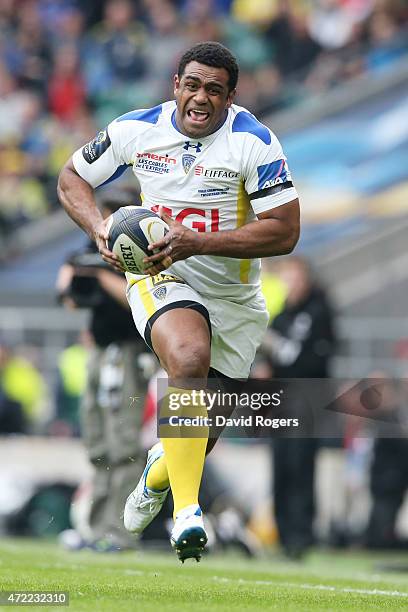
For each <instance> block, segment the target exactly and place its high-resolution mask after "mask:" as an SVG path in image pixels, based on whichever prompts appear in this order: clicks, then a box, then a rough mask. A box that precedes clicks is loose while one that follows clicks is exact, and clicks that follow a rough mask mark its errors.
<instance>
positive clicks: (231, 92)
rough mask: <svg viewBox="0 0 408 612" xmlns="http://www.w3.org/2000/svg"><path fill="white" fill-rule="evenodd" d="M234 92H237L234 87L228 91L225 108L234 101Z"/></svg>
mask: <svg viewBox="0 0 408 612" xmlns="http://www.w3.org/2000/svg"><path fill="white" fill-rule="evenodd" d="M236 93H237V90H236V89H231V91H230V92H228V96H227V104H226V108H229V107H230V106H231V104H232V103H233V102H234V98H235V94H236Z"/></svg>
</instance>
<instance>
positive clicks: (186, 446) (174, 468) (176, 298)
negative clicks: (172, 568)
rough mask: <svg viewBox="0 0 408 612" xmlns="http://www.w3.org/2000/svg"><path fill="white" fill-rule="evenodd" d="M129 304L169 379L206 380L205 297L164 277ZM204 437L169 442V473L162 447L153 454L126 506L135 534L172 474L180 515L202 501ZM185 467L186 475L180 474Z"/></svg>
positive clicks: (144, 285)
mask: <svg viewBox="0 0 408 612" xmlns="http://www.w3.org/2000/svg"><path fill="white" fill-rule="evenodd" d="M128 299H129V303H130V306H131V309H132V313H133V317H134V319H135V323H136V326H137V329H138V330H139V332H140V333H141V334H142V335H143V336H144V338H145V341H146V343H147V344H148V345H149V346H150V347H151V348H152V349H153V350H154V351H155V352H156V354H157V355H158V357H159V359H160V361H161V362H162V364H163V365H164V367H165V368H167V373H168V375H169V377H173V378H177V379H184V380H185V379H189V378H200V379H204V380H205V379H206V376H207V372H208V367H209V360H210V322H209V316H208V311H207V309H206V308H205V306H204V305H203V300H202V299H201V297H200V296H199V295H198V294H197V293H196V292H195V291H194V290H193V289H191V287H189V286H188V285H186V283H184V281H182V280H181V279H179V278H178V277H175V276H174V275H170V274H160V275H157V277H154V278H153V279H152V278H147V279H143V280H141V281H139V282H138V283H136V284H135V285H134V286H133V287H131V288H130V289H129V291H128ZM175 313H177V314H175ZM187 386H188V385H187ZM185 387H186V385H184V389H183V391H184V392H186V388H185ZM162 407H163V406H162ZM164 409H165V407H164ZM204 409H205V407H204V406H198V407H195V410H196V411H197V410H199V411H202V413H203V415H204ZM205 414H206V413H205ZM196 433H197V432H196ZM173 435H174V434H173ZM200 437H201V439H200V438H195V439H193V440H190V439H188V440H187V439H186V438H185V437H184V438H177V439H176V440H174V439H173V440H170V442H169V443H168V444H167V443H166V442H165V446H166V447H167V448H166V454H167V455H168V456H169V457H170V463H171V466H170V467H169V470H168V468H167V462H166V461H165V459H164V450H163V447H162V445H161V444H158V445H156V446H155V447H153V448H152V449H151V450H150V451H149V454H148V462H147V465H146V468H145V470H144V472H143V474H142V477H141V478H140V481H139V483H138V485H137V486H136V488H135V489H134V491H132V493H131V494H130V495H129V496H128V499H127V501H126V506H125V512H124V522H125V526H126V528H127V529H128V530H129V531H132V532H133V533H135V534H140V533H141V532H142V531H143V529H144V528H145V527H146V526H147V525H148V524H149V523H150V522H151V521H152V520H153V518H154V517H155V516H156V515H157V514H158V512H159V511H160V509H161V507H162V505H163V503H164V500H165V497H166V495H167V492H168V485H169V478H168V471H169V472H170V479H171V480H172V486H173V489H174V493H175V501H176V512H178V509H179V508H182V509H183V506H184V505H185V504H187V508H189V507H194V506H197V504H196V503H194V502H196V499H197V496H198V488H199V484H200V480H201V473H202V468H203V463H204V454H205V446H206V441H207V437H208V432H207V431H205V432H203V435H202V436H200ZM186 456H187V458H186ZM180 463H182V464H183V468H182V469H183V472H180V470H179V469H178V466H179V464H180ZM185 470H187V473H186V471H185ZM172 474H173V475H174V476H172ZM179 474H181V476H179ZM190 502H191V503H190ZM184 507H185V506H184ZM200 520H201V517H200Z"/></svg>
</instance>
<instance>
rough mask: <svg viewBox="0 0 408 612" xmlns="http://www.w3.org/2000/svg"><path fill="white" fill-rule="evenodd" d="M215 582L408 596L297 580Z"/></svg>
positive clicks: (229, 580) (242, 579)
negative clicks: (298, 581)
mask: <svg viewBox="0 0 408 612" xmlns="http://www.w3.org/2000/svg"><path fill="white" fill-rule="evenodd" d="M213 579H214V580H216V581H217V582H235V583H237V584H259V585H262V586H279V587H289V588H297V589H308V590H311V591H313V590H316V591H330V592H337V593H357V594H359V595H386V596H388V597H408V593H406V592H404V591H384V590H382V589H357V588H353V587H336V586H331V585H328V584H305V583H303V584H302V583H297V582H274V581H272V580H245V579H244V578H235V579H234V578H220V577H219V576H213Z"/></svg>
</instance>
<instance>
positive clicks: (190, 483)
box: [152, 387, 208, 516]
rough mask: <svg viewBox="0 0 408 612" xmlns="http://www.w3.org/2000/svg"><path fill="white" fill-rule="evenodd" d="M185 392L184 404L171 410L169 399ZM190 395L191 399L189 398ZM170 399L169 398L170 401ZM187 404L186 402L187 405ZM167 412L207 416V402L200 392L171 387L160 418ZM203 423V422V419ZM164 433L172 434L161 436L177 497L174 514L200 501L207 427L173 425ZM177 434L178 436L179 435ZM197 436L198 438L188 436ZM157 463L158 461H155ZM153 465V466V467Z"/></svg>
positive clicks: (171, 414)
mask: <svg viewBox="0 0 408 612" xmlns="http://www.w3.org/2000/svg"><path fill="white" fill-rule="evenodd" d="M180 394H182V396H183V398H184V402H183V405H181V406H180V409H179V410H177V411H172V410H169V406H170V401H173V406H174V401H175V397H177V396H178V395H180ZM188 396H190V401H189V397H188ZM169 398H170V401H169ZM186 404H187V405H186ZM164 415H170V416H172V417H175V416H176V417H177V416H178V417H181V416H183V417H186V418H194V417H199V418H200V417H201V418H203V417H207V409H206V406H205V404H204V403H203V402H202V401H200V399H199V397H198V396H197V392H194V391H191V390H187V389H178V388H174V387H169V389H168V393H167V396H166V398H164V400H163V403H162V405H161V409H160V418H163V416H164ZM200 423H202V421H200ZM161 429H162V432H163V431H165V432H167V435H172V436H173V437H162V438H161V442H162V444H163V449H164V455H165V459H166V461H165V463H166V466H167V472H168V477H169V481H170V486H171V491H172V493H173V500H174V516H176V515H177V513H178V512H179V510H181V509H182V508H185V507H186V506H190V505H191V504H198V492H199V489H200V483H201V477H202V474H203V468H204V460H205V451H206V448H207V442H208V427H207V426H206V425H205V424H203V425H201V424H199V425H196V426H194V427H191V426H187V425H179V426H178V427H174V426H172V427H170V426H169V425H166V426H165V428H162V427H161ZM176 436H177V437H176ZM186 436H195V437H186ZM156 463H157V462H156ZM152 467H153V466H152Z"/></svg>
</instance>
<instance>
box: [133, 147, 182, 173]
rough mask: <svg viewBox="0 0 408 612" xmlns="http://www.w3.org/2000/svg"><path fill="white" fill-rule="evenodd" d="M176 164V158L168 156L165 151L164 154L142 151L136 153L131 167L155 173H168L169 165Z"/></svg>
mask: <svg viewBox="0 0 408 612" xmlns="http://www.w3.org/2000/svg"><path fill="white" fill-rule="evenodd" d="M176 164H177V159H176V158H175V157H169V156H168V155H167V153H166V155H157V154H156V153H150V152H149V151H143V152H142V153H139V152H137V153H136V159H135V162H134V165H133V167H134V169H135V170H145V171H146V172H153V173H155V174H169V172H170V168H171V166H175V165H176Z"/></svg>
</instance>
